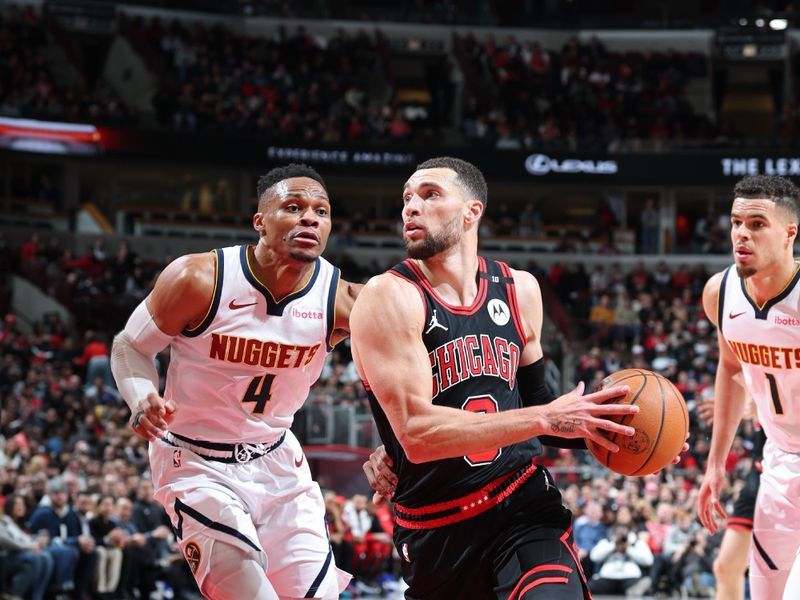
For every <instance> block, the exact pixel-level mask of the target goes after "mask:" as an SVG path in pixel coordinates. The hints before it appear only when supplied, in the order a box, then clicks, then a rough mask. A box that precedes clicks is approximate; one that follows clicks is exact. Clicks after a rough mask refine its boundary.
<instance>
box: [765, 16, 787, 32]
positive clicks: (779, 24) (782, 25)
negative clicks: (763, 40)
mask: <svg viewBox="0 0 800 600" xmlns="http://www.w3.org/2000/svg"><path fill="white" fill-rule="evenodd" d="M788 26H789V21H787V20H786V19H771V20H770V22H769V27H770V29H774V30H775V31H783V30H784V29H786V28H787V27H788Z"/></svg>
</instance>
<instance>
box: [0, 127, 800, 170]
mask: <svg viewBox="0 0 800 600" xmlns="http://www.w3.org/2000/svg"><path fill="white" fill-rule="evenodd" d="M0 152H2V153H8V152H15V153H16V152H23V153H47V154H62V155H67V156H73V157H79V160H91V161H98V160H105V159H106V158H107V157H126V156H129V157H135V158H139V159H150V160H154V161H159V162H170V161H173V162H181V163H183V164H186V163H187V162H192V163H194V164H199V165H202V164H213V165H217V166H230V167H241V168H248V169H256V170H262V169H267V168H271V167H272V166H275V165H280V164H286V163H288V162H305V163H309V164H311V165H313V166H315V167H318V168H319V169H320V171H322V172H323V173H325V174H330V175H335V174H341V175H344V176H359V175H368V176H387V177H401V178H402V177H408V175H410V173H411V172H412V171H413V170H414V167H415V166H416V165H417V164H419V163H420V162H422V161H424V160H426V159H428V158H432V157H434V156H443V155H451V156H457V157H460V158H463V159H465V160H468V161H470V162H473V163H474V164H476V165H478V166H479V167H480V168H481V169H482V170H483V172H484V173H485V175H486V177H487V178H488V179H489V180H490V181H514V182H521V183H525V182H529V183H531V184H533V185H541V184H545V185H549V184H562V183H565V184H570V185H598V184H600V185H672V186H675V185H730V184H731V183H733V182H734V181H735V180H736V179H738V178H741V177H745V176H747V175H758V174H765V175H783V176H786V177H797V178H800V155H797V156H796V155H794V154H792V153H791V152H787V153H778V152H764V153H759V152H749V153H748V152H746V151H740V150H737V151H735V152H734V151H725V150H719V149H713V150H699V149H691V150H675V151H672V152H664V153H651V154H645V153H640V154H608V153H605V154H604V153H592V154H590V153H582V152H574V153H566V152H547V151H521V150H497V149H495V148H494V147H492V146H490V145H489V146H474V145H473V146H432V145H430V144H424V143H423V144H416V145H413V144H409V143H406V142H392V141H381V142H376V143H374V144H366V143H364V144H355V143H341V144H314V145H312V144H306V143H301V144H294V143H290V142H289V143H287V142H286V141H285V140H278V139H276V138H270V137H265V136H254V135H247V134H246V133H235V134H234V133H186V132H164V131H160V132H159V131H142V130H134V129H121V128H109V127H95V126H94V125H91V124H76V123H56V122H50V121H35V120H31V119H15V118H10V117H3V118H0Z"/></svg>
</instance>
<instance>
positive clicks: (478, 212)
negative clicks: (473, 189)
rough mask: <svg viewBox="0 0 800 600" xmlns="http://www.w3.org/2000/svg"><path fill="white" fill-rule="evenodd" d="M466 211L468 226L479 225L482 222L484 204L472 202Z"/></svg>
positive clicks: (469, 202)
mask: <svg viewBox="0 0 800 600" xmlns="http://www.w3.org/2000/svg"><path fill="white" fill-rule="evenodd" d="M466 209H467V210H466V215H465V218H466V223H467V224H472V223H477V222H478V221H480V220H481V217H482V216H483V202H480V201H478V200H470V201H468V202H467V206H466Z"/></svg>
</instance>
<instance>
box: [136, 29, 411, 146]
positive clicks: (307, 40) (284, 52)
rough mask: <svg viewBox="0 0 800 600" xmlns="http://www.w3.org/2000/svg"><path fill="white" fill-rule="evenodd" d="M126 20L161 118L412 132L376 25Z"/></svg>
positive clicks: (334, 131)
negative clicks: (243, 26) (254, 30)
mask: <svg viewBox="0 0 800 600" xmlns="http://www.w3.org/2000/svg"><path fill="white" fill-rule="evenodd" d="M122 30H123V31H124V32H125V34H126V35H127V37H128V39H130V40H131V41H132V43H133V44H134V47H135V48H136V49H137V50H138V51H139V52H140V53H141V54H142V55H143V56H144V57H145V58H148V59H149V62H150V63H151V64H152V65H153V70H154V72H156V73H158V74H159V75H160V77H159V84H160V89H159V91H158V93H157V94H156V96H155V98H154V100H153V102H154V107H155V109H156V111H157V113H158V116H159V120H160V122H161V124H162V125H163V126H166V127H173V128H175V129H179V130H181V129H182V130H190V131H194V130H204V131H209V130H215V131H247V132H248V133H250V134H271V135H280V136H282V137H284V138H294V139H302V140H305V141H320V142H330V143H334V142H339V141H342V140H350V141H355V140H375V139H391V140H405V139H408V138H410V137H411V135H412V127H411V125H410V124H409V122H408V120H407V119H406V118H405V116H404V112H403V111H402V110H401V109H400V108H398V107H395V106H394V105H393V103H392V101H393V97H392V95H393V90H392V86H391V82H390V80H389V79H388V77H387V73H388V72H389V71H388V68H387V65H386V56H385V52H386V49H385V48H384V44H385V41H384V40H382V38H381V36H380V34H377V35H375V36H370V35H369V34H367V33H366V32H365V31H363V30H362V31H359V32H358V33H356V34H349V33H347V32H345V31H344V30H342V29H340V30H338V31H337V32H336V34H335V35H333V36H331V37H330V38H325V37H323V36H321V35H311V34H310V33H308V32H306V30H305V29H304V28H303V27H302V26H301V27H298V29H297V30H296V31H295V32H294V33H293V34H290V33H289V32H287V31H286V30H285V29H283V28H280V29H279V30H278V33H277V34H276V35H275V36H274V37H273V38H269V37H265V36H260V37H246V36H244V35H237V34H234V33H232V32H230V31H228V30H227V29H225V28H223V27H222V26H219V25H216V26H211V27H206V26H204V25H200V24H194V25H188V24H184V23H180V22H178V21H172V22H170V23H162V22H161V21H160V20H159V19H152V20H148V21H145V20H144V19H141V18H135V19H131V20H129V21H123V25H122Z"/></svg>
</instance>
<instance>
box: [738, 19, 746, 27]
mask: <svg viewBox="0 0 800 600" xmlns="http://www.w3.org/2000/svg"><path fill="white" fill-rule="evenodd" d="M739 25H740V26H741V27H747V19H739Z"/></svg>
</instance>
